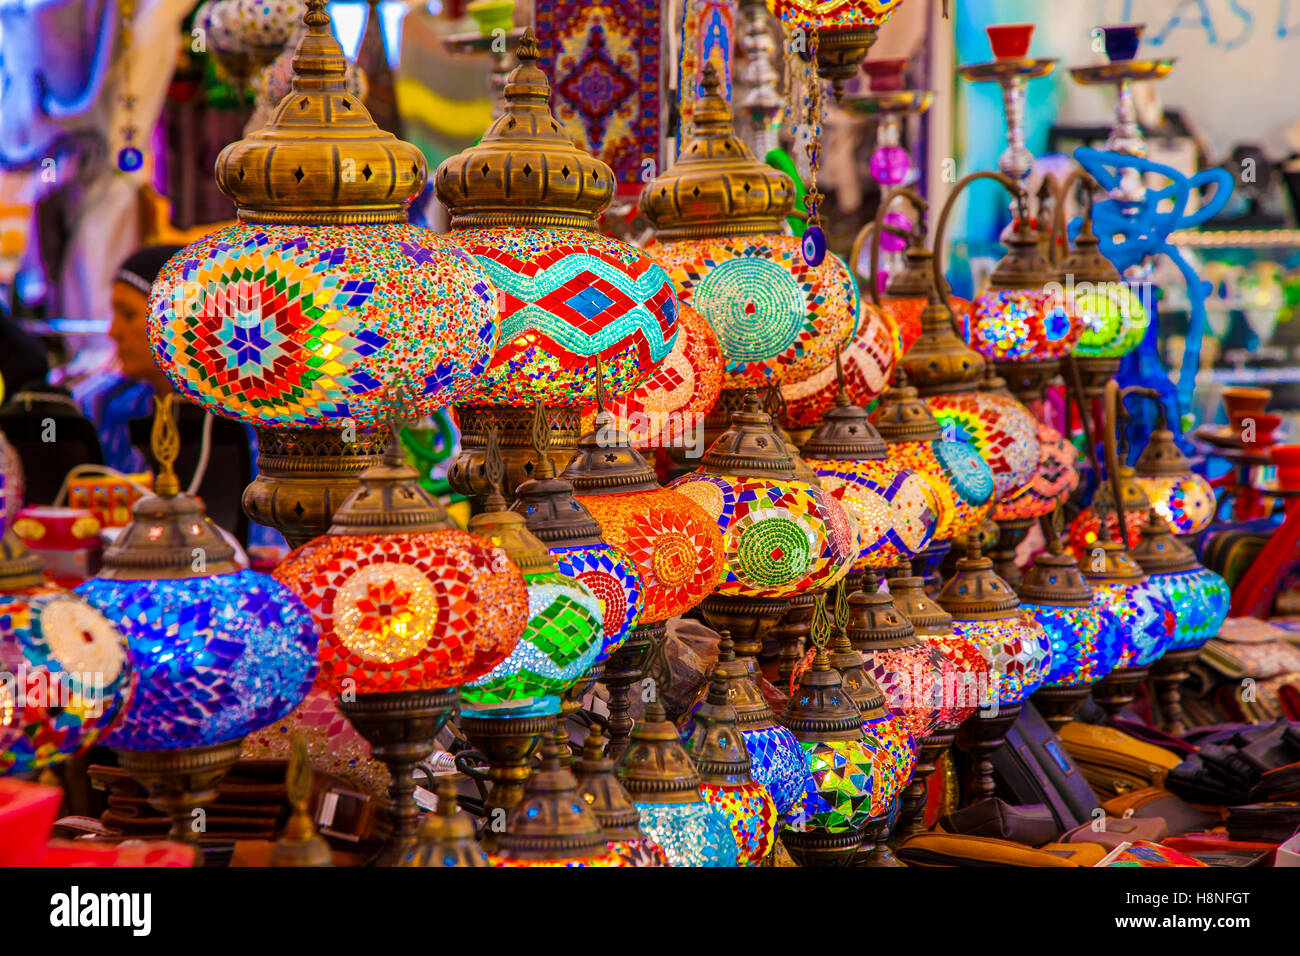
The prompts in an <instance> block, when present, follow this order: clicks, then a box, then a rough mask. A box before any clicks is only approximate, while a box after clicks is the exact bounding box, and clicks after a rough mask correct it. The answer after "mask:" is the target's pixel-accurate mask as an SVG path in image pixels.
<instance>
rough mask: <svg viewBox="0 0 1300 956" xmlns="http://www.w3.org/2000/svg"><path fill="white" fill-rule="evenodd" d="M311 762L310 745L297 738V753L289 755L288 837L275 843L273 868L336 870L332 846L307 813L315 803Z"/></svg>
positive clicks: (287, 775) (286, 776)
mask: <svg viewBox="0 0 1300 956" xmlns="http://www.w3.org/2000/svg"><path fill="white" fill-rule="evenodd" d="M311 777H312V772H311V761H310V759H308V757H307V744H306V743H305V742H304V741H303V739H302V737H301V736H298V735H295V736H294V739H293V750H292V752H291V753H290V755H289V769H288V772H287V773H286V774H285V788H286V790H288V796H289V806H290V807H291V810H290V812H289V822H288V824H287V825H286V826H285V828H284V835H283V836H281V837H280V839H278V840H276V841H275V848H274V849H272V850H271V866H332V865H333V861H332V860H331V858H330V845H329V844H328V843H326V842H325V840H324V839H323V838H322V837H321V836H320V834H318V833H317V832H316V826H315V824H314V823H313V821H312V818H311V813H310V812H309V811H308V809H307V804H308V801H310V800H311Z"/></svg>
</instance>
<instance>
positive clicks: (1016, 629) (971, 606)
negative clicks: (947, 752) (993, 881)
mask: <svg viewBox="0 0 1300 956" xmlns="http://www.w3.org/2000/svg"><path fill="white" fill-rule="evenodd" d="M938 602H939V606H940V607H942V608H943V609H944V610H945V611H947V612H948V613H949V614H951V615H952V626H953V631H954V632H956V633H957V634H958V635H961V636H962V637H965V638H967V639H968V640H970V641H971V643H973V644H974V645H975V647H976V648H978V650H979V652H980V653H981V654H983V655H984V659H985V661H986V662H987V663H988V665H989V683H990V686H989V693H988V696H987V698H986V699H985V700H984V701H981V702H980V703H981V712H980V713H979V714H978V715H977V716H976V717H974V718H972V719H970V720H968V721H966V723H965V724H964V725H963V726H962V730H961V735H960V736H959V738H958V744H959V745H961V746H962V747H963V748H964V749H967V750H969V751H970V753H971V757H972V761H973V765H972V767H971V788H970V796H969V800H970V801H971V802H974V801H976V800H982V799H984V798H986V797H991V796H992V795H993V765H992V762H991V757H992V755H993V753H994V752H996V751H997V749H998V748H999V747H1001V746H1002V743H1003V741H1004V740H1005V739H1006V735H1007V731H1009V730H1010V729H1011V725H1012V724H1014V723H1015V722H1016V718H1017V717H1019V716H1020V707H1021V704H1022V703H1023V702H1024V700H1025V698H1027V697H1028V696H1029V695H1030V694H1032V693H1033V692H1034V691H1036V690H1037V689H1038V687H1039V685H1040V684H1042V682H1043V676H1044V675H1045V674H1046V673H1047V671H1048V669H1049V668H1050V666H1051V652H1052V648H1051V643H1050V641H1049V640H1048V637H1047V633H1046V632H1045V631H1044V630H1043V627H1042V625H1041V624H1039V623H1038V622H1037V621H1036V620H1034V617H1033V615H1032V614H1030V613H1029V612H1028V611H1026V610H1024V609H1022V608H1021V607H1020V599H1019V598H1018V597H1016V592H1015V591H1013V590H1012V589H1011V586H1010V585H1009V584H1007V582H1006V581H1004V580H1003V579H1002V578H1000V577H998V575H997V573H996V572H995V571H994V570H993V562H992V560H990V559H989V558H986V557H984V556H983V555H981V554H980V552H979V545H978V544H977V543H976V542H975V540H974V538H972V539H970V541H969V543H968V545H967V552H966V557H964V558H961V559H960V560H958V562H957V573H956V574H955V575H953V577H952V578H951V579H949V581H948V583H947V584H945V585H944V586H943V590H942V591H940V592H939V598H938ZM963 738H964V741H963Z"/></svg>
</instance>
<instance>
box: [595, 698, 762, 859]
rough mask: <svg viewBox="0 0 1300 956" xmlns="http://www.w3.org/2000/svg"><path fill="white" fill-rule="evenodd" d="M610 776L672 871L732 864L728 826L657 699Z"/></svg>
mask: <svg viewBox="0 0 1300 956" xmlns="http://www.w3.org/2000/svg"><path fill="white" fill-rule="evenodd" d="M614 772H615V774H616V775H617V776H618V779H619V780H620V781H621V782H622V784H623V786H624V787H625V788H626V789H627V792H628V794H630V795H631V797H632V801H633V803H634V804H635V805H636V808H637V811H638V812H639V813H640V814H641V829H642V831H644V832H645V834H646V836H648V837H650V838H651V839H652V840H654V841H655V842H656V843H658V844H659V845H660V846H661V847H663V849H664V852H665V853H667V854H668V862H669V863H670V864H671V865H672V866H736V865H737V863H738V860H739V847H738V846H737V845H736V838H735V836H734V835H733V834H732V829H731V822H730V820H728V818H727V814H726V813H724V812H723V811H722V810H720V809H718V807H716V806H715V805H714V804H713V803H711V802H709V801H708V800H706V799H705V797H704V795H703V793H702V792H701V790H700V775H699V773H698V771H697V770H696V769H695V762H694V761H693V760H692V759H691V757H690V755H689V754H687V752H686V750H685V749H684V748H683V747H682V745H681V742H680V741H679V740H678V736H677V728H676V727H674V726H673V724H672V722H671V721H670V720H668V718H667V717H666V716H665V715H664V708H663V704H661V703H660V702H659V701H658V700H653V701H651V702H650V704H649V706H648V707H647V708H646V713H645V719H644V720H641V721H639V722H638V723H637V725H636V728H635V729H634V730H633V731H632V743H631V745H630V746H629V747H628V748H627V750H625V751H624V752H623V756H622V757H621V758H620V759H619V761H618V765H617V767H616V768H615V771H614Z"/></svg>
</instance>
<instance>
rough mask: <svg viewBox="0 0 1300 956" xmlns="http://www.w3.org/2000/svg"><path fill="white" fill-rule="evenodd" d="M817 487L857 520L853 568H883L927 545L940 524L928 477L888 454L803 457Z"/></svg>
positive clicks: (918, 552) (936, 501)
mask: <svg viewBox="0 0 1300 956" xmlns="http://www.w3.org/2000/svg"><path fill="white" fill-rule="evenodd" d="M807 463H808V467H809V468H811V469H812V470H813V471H814V472H815V473H816V474H817V477H818V478H819V479H821V483H822V490H823V491H825V492H826V493H827V494H829V495H830V496H831V497H832V498H834V499H835V500H836V501H838V502H839V503H840V504H841V505H843V506H844V510H845V511H847V512H848V513H849V515H850V516H851V517H852V518H853V519H854V520H855V521H856V522H857V527H858V547H859V550H858V558H857V561H855V562H854V567H855V568H859V569H861V568H887V567H893V566H895V565H897V564H898V562H899V560H900V559H901V558H905V557H906V558H911V557H914V556H916V555H918V554H920V553H921V552H922V551H924V550H925V549H926V548H927V547H929V545H930V542H931V541H932V540H933V539H934V532H935V529H936V528H937V527H938V525H939V502H938V500H937V498H936V496H935V493H934V491H933V489H932V488H931V487H930V482H929V481H928V480H926V478H925V477H924V476H923V475H921V474H918V473H917V472H914V471H909V470H908V469H906V468H899V467H898V465H897V464H896V463H894V462H892V461H890V460H889V459H880V460H876V461H832V460H821V459H815V458H809V459H807Z"/></svg>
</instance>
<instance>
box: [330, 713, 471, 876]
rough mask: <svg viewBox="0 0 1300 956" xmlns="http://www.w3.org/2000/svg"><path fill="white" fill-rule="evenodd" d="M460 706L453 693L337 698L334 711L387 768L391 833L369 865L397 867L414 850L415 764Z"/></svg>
mask: <svg viewBox="0 0 1300 956" xmlns="http://www.w3.org/2000/svg"><path fill="white" fill-rule="evenodd" d="M459 702H460V691H457V690H410V691H399V692H398V693H395V694H358V695H357V696H356V699H355V700H351V701H349V700H345V699H343V698H339V710H340V711H342V712H343V716H344V717H346V718H347V719H348V722H349V723H350V724H352V726H353V728H354V729H355V730H356V732H357V733H359V734H360V735H361V736H362V737H363V738H365V741H366V743H368V744H370V755H371V756H372V757H374V758H375V759H376V760H378V761H380V762H381V763H383V764H384V765H385V766H386V767H388V772H389V773H390V774H391V775H392V782H391V783H390V784H389V785H388V800H389V807H388V812H389V816H390V818H391V820H392V825H393V830H392V833H391V834H390V835H389V837H388V840H387V841H386V842H385V843H384V845H383V847H382V848H381V849H380V851H379V853H378V855H377V856H376V857H375V858H374V860H372V861H371V862H372V863H373V865H375V866H397V865H398V864H399V863H401V861H402V859H403V858H404V857H405V856H406V854H407V852H408V851H410V850H411V849H413V848H414V847H415V844H416V835H417V831H418V830H419V822H420V810H419V808H418V807H417V806H416V805H415V781H414V780H413V779H412V778H411V774H412V772H413V771H414V770H415V768H416V766H417V765H418V764H419V763H420V762H421V761H423V760H425V759H426V758H427V757H428V756H429V754H431V753H433V747H434V738H435V737H436V736H437V735H438V731H439V730H441V729H442V725H443V724H444V723H446V722H447V718H448V717H449V716H451V712H452V711H453V710H455V708H456V705H457V704H458V703H459Z"/></svg>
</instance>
